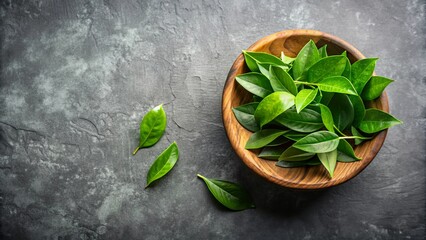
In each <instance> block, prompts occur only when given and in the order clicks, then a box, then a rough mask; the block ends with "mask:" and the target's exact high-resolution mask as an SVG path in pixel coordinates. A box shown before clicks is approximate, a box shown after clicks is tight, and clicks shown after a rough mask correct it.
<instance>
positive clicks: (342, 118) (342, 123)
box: [328, 94, 354, 131]
mask: <svg viewBox="0 0 426 240" xmlns="http://www.w3.org/2000/svg"><path fill="white" fill-rule="evenodd" d="M328 108H329V109H330V111H331V113H332V115H333V121H334V124H335V125H336V126H337V128H338V129H339V130H340V131H343V130H345V129H346V128H347V127H348V126H349V125H350V124H351V123H352V121H353V119H354V108H353V106H352V103H351V101H350V100H349V98H348V96H346V95H344V94H334V96H333V98H332V99H331V101H330V103H329V104H328Z"/></svg>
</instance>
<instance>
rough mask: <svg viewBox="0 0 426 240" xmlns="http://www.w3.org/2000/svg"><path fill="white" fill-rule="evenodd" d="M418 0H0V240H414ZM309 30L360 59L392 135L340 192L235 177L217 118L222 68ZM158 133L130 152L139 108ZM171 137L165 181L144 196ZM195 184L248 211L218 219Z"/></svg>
mask: <svg viewBox="0 0 426 240" xmlns="http://www.w3.org/2000/svg"><path fill="white" fill-rule="evenodd" d="M425 6H426V2H425V1H420V0H418V1H415V0H408V1H398V0H395V1H368V0H363V1H349V0H348V1H313V0H311V1H260V0H252V1H228V0H210V1H207V0H206V1H190V0H188V1H170V0H165V1H155V0H152V1H135V0H122V1H119V0H116V1H113V0H104V1H94V0H93V1H89V0H88V1H80V0H73V1H54V0H48V1H42V0H40V1H36V0H29V1H12V0H9V1H7V0H4V1H1V7H0V19H1V58H0V60H1V76H0V121H1V122H0V183H1V185H0V228H1V231H0V237H1V238H3V239H423V238H424V237H425V222H426V221H425V214H426V199H425V195H426V189H425V181H426V180H425V171H426V169H425V160H426V159H425V158H426V148H425V147H426V136H425V129H426V115H425V109H426V94H425V91H426V60H425V59H426V46H425V42H426V19H425V18H426V14H425V12H426V10H425ZM293 28H311V29H318V30H321V31H325V32H329V33H332V34H335V35H337V36H339V37H341V38H343V39H345V40H347V41H349V42H351V43H352V44H353V45H354V46H356V47H357V48H358V49H360V50H361V51H362V52H363V53H364V54H365V55H366V56H370V57H376V56H377V57H380V60H379V62H378V64H377V68H376V73H377V74H380V75H384V76H388V77H390V78H393V79H395V80H396V81H395V82H394V83H393V84H391V85H390V86H389V87H388V94H389V100H390V106H391V111H392V113H393V114H394V115H396V116H398V117H400V118H401V119H402V120H403V121H404V124H403V125H401V126H397V127H394V128H392V129H391V130H390V131H389V134H388V137H387V139H386V142H385V145H384V147H383V148H382V150H381V151H380V153H379V154H378V156H377V157H376V159H375V160H374V161H373V162H372V164H371V165H370V166H369V167H368V168H367V169H366V170H365V171H363V172H362V173H361V174H360V175H359V176H357V177H356V178H355V179H353V180H351V181H350V182H348V183H345V184H344V185H341V186H338V187H335V188H332V189H329V190H326V191H319V192H295V191H290V190H287V189H284V188H281V187H279V186H276V185H274V184H271V183H269V182H266V181H265V180H263V179H262V178H260V177H258V176H257V175H255V174H254V173H253V172H251V171H250V170H249V169H248V168H247V167H246V166H245V165H243V163H242V162H241V161H240V160H239V159H238V157H237V156H236V155H235V153H234V152H233V150H232V148H231V146H230V144H229V142H228V140H227V138H226V135H225V132H224V129H223V126H222V121H221V97H222V96H221V94H222V88H223V85H224V82H225V78H226V75H227V72H228V70H229V68H230V66H231V64H232V62H233V61H234V59H235V58H236V56H237V55H238V54H239V53H240V51H241V49H244V48H247V47H248V46H249V45H250V44H252V43H253V42H255V41H256V40H257V39H259V38H260V37H262V36H265V35H268V34H271V33H273V32H277V31H281V30H284V29H293ZM160 103H164V104H165V110H166V112H167V114H168V119H169V121H168V127H167V130H166V135H165V137H163V138H162V140H161V141H160V142H159V143H158V144H157V145H155V146H154V147H152V148H150V149H144V150H142V151H140V152H139V153H138V154H137V155H136V156H131V151H132V150H133V148H134V147H136V146H137V142H138V124H139V122H140V120H141V117H142V116H143V114H144V113H146V111H147V110H149V109H150V108H152V107H154V106H155V105H158V104H160ZM174 140H176V141H177V143H178V145H179V147H180V152H181V156H180V160H179V162H178V163H177V165H176V166H175V168H174V169H173V171H172V172H171V173H170V174H169V175H167V176H166V178H164V179H163V180H162V181H160V182H158V183H157V184H155V185H154V186H153V187H152V188H151V189H147V190H144V188H143V187H144V184H145V179H146V174H147V171H148V168H149V166H150V164H151V163H152V162H153V160H154V158H155V156H156V155H158V154H159V153H160V152H161V151H162V150H163V149H164V148H165V147H167V146H168V144H169V143H170V142H172V141H174ZM196 173H202V174H204V175H205V176H208V177H215V178H222V179H228V180H231V181H236V182H240V183H242V184H244V185H245V186H246V187H247V188H248V189H249V190H250V192H251V193H252V195H253V196H254V199H255V202H256V204H257V209H255V210H247V211H242V212H229V211H227V210H225V209H224V208H223V207H221V206H219V205H218V204H217V203H216V202H215V201H214V200H213V199H212V197H211V196H210V195H209V193H208V191H207V190H206V187H205V186H204V184H203V183H202V182H201V181H200V180H199V179H197V178H196Z"/></svg>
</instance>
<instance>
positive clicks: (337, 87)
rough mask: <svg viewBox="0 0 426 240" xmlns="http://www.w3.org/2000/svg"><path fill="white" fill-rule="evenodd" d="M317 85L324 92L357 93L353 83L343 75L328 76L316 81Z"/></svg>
mask: <svg viewBox="0 0 426 240" xmlns="http://www.w3.org/2000/svg"><path fill="white" fill-rule="evenodd" d="M315 85H317V86H318V88H319V89H320V90H321V91H323V92H334V93H344V94H350V95H357V93H356V90H355V88H354V86H352V83H351V82H350V81H349V80H348V79H347V78H345V77H342V76H334V77H326V78H323V79H322V80H319V81H318V82H316V83H315Z"/></svg>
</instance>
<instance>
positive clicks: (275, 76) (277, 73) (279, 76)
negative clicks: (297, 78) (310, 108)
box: [269, 65, 297, 96]
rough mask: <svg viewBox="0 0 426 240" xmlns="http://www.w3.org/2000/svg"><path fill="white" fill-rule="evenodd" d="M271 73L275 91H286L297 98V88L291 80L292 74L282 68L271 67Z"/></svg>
mask: <svg viewBox="0 0 426 240" xmlns="http://www.w3.org/2000/svg"><path fill="white" fill-rule="evenodd" d="M269 73H270V75H271V78H270V79H269V80H270V81H271V86H272V89H274V91H276V92H277V91H286V92H289V93H291V94H293V95H295V96H296V94H297V87H296V84H295V83H294V81H293V78H291V76H290V74H288V73H287V72H286V71H284V70H283V69H282V68H281V67H277V66H272V65H271V66H270V68H269Z"/></svg>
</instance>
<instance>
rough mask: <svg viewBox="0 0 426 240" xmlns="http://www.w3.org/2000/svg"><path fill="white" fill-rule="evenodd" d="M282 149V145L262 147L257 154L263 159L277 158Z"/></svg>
mask: <svg viewBox="0 0 426 240" xmlns="http://www.w3.org/2000/svg"><path fill="white" fill-rule="evenodd" d="M284 150H285V148H283V146H275V147H264V148H263V149H262V151H261V152H260V153H259V155H257V156H258V157H260V158H263V159H269V160H278V158H279V157H280V156H281V154H282V153H283V152H284Z"/></svg>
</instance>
